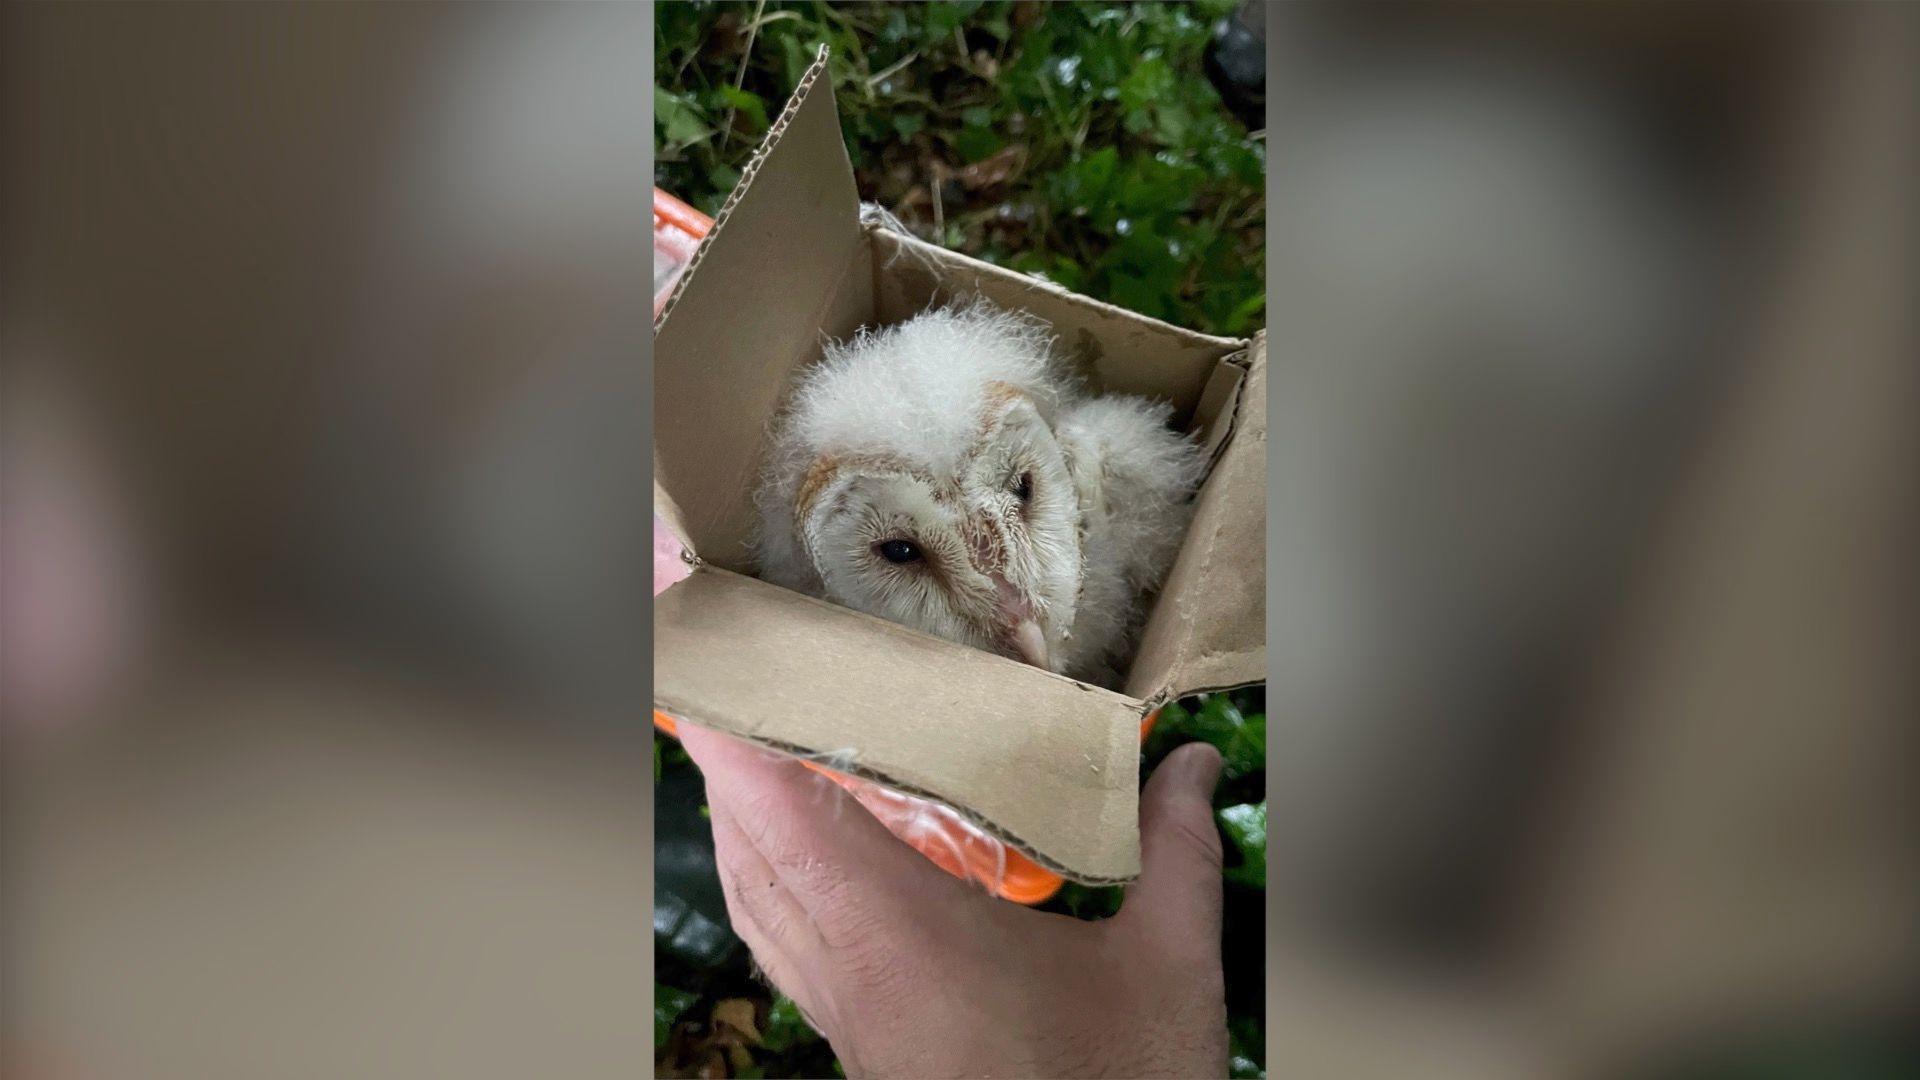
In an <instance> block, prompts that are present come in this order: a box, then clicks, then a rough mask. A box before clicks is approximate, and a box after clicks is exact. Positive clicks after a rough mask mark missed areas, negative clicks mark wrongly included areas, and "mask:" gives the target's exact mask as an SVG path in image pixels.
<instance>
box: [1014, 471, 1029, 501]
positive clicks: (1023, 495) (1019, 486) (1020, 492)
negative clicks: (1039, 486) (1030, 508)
mask: <svg viewBox="0 0 1920 1080" xmlns="http://www.w3.org/2000/svg"><path fill="white" fill-rule="evenodd" d="M1013 493H1014V494H1015V495H1017V496H1019V498H1020V501H1021V502H1032V501H1033V474H1032V473H1030V472H1023V473H1021V474H1020V479H1018V480H1016V481H1014V484H1013Z"/></svg>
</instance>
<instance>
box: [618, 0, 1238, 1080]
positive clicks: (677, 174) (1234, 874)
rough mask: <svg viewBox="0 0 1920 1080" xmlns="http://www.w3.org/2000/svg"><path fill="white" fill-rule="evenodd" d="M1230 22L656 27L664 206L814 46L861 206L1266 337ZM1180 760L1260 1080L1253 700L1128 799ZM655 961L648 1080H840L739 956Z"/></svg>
mask: <svg viewBox="0 0 1920 1080" xmlns="http://www.w3.org/2000/svg"><path fill="white" fill-rule="evenodd" d="M1234 6H1235V0H1200V2H1197V3H1193V4H1150V3H1136V4H1089V3H1065V4H1037V3H1026V2H1022V3H1011V2H1000V3H981V2H967V3H928V4H886V3H857V4H823V3H763V4H756V3H744V4H741V3H726V4H722V3H672V4H661V5H659V6H658V7H656V9H655V11H656V15H655V20H656V21H655V29H654V36H655V71H654V90H655V113H654V141H655V147H656V155H657V156H656V160H657V165H656V167H655V183H656V184H658V185H659V186H660V187H661V188H663V189H665V190H667V191H669V192H671V193H673V194H674V195H677V196H679V197H680V198H682V199H684V200H686V201H687V202H689V203H691V204H693V205H694V206H696V207H698V208H700V209H701V210H703V211H705V212H707V213H709V214H711V213H713V212H714V211H715V210H717V209H718V208H719V206H720V204H721V203H722V202H724V201H725V199H726V197H727V195H728V193H729V192H731V191H732V190H733V187H734V185H735V183H736V182H737V181H738V180H739V176H740V169H741V167H742V166H743V165H744V164H745V163H746V161H747V159H748V158H749V157H750V156H751V155H752V153H753V150H754V148H755V147H756V146H757V145H758V144H759V141H760V138H761V136H762V135H764V134H765V132H766V130H767V127H768V125H769V123H770V122H771V121H772V119H773V118H775V117H777V116H778V115H779V111H780V109H781V107H782V106H783V105H784V104H785V102H786V100H787V97H788V96H789V94H790V93H791V92H792V90H793V88H794V86H795V84H797V83H798V81H799V79H800V76H801V74H802V73H803V72H804V71H805V70H806V68H807V66H808V64H809V63H810V62H811V60H812V57H813V55H814V52H815V49H816V47H817V46H819V45H820V44H826V45H828V46H830V47H831V51H832V58H831V60H830V75H831V77H832V79H833V84H834V88H835V92H836V94H837V96H838V101H839V105H840V112H841V121H842V126H843V130H844V133H845V137H846V143H847V153H848V157H849V159H850V160H851V162H852V164H853V167H854V175H855V180H856V183H857V185H858V187H859V191H860V196H861V198H863V199H866V200H870V201H874V202H878V203H881V204H882V205H884V206H886V207H887V208H889V209H890V210H892V211H893V212H894V213H895V215H896V216H898V217H899V218H900V219H901V220H902V221H903V222H904V223H906V224H907V226H908V227H910V228H911V229H913V231H914V232H916V233H917V234H919V235H920V236H921V237H922V238H924V239H928V240H933V241H935V242H938V243H941V244H943V245H945V246H947V247H949V248H952V249H954V250H957V251H962V252H965V253H967V254H969V255H973V256H975V257H978V258H981V259H984V260H986V261H988V262H992V263H996V264H998V265H1002V266H1006V267H1008V268H1010V269H1014V270H1017V271H1020V272H1023V273H1028V274H1033V275H1036V276H1038V277H1043V278H1046V279H1048V280H1052V281H1055V282H1058V283H1059V284H1061V285H1064V286H1066V287H1067V288H1070V289H1073V290H1075V291H1077V292H1081V293H1084V294H1086V295H1089V296H1093V297H1097V298H1100V299H1103V300H1107V301H1110V302H1112V303H1115V304H1119V305H1120V306H1122V307H1126V308H1130V309H1132V310H1134V311H1138V312H1140V313H1142V314H1145V315H1150V316H1154V317H1156V318H1161V319H1165V320H1167V321H1169V322H1173V323H1176V324H1178V325H1182V326H1187V327H1191V328H1193V329H1196V330H1201V331H1205V332H1208V333H1216V334H1223V335H1230V336H1238V335H1247V334H1250V333H1252V331H1253V330H1255V329H1257V328H1258V327H1259V326H1261V325H1262V324H1263V322H1264V317H1265V295H1266V281H1265V255H1264V252H1265V247H1264V233H1265V228H1266V207H1265V198H1264V185H1265V169H1266V160H1265V145H1264V143H1263V141H1262V140H1261V138H1260V137H1259V134H1258V133H1253V132H1249V131H1248V130H1247V129H1246V127H1245V126H1244V125H1243V124H1241V123H1240V121H1239V120H1237V119H1235V118H1234V116H1233V115H1232V114H1231V113H1230V112H1229V111H1228V110H1227V108H1226V107H1225V106H1224V105H1223V104H1222V102H1221V101H1220V98H1219V95H1218V94H1217V93H1216V92H1215V91H1214V89H1213V87H1212V85H1211V84H1209V83H1208V81H1207V80H1206V78H1205V77H1204V75H1203V74H1202V73H1201V72H1202V67H1201V57H1202V53H1203V50H1204V49H1205V46H1206V42H1207V39H1208V36H1209V33H1210V28H1211V26H1212V24H1213V23H1214V21H1215V20H1216V19H1218V18H1220V17H1221V16H1223V15H1225V14H1227V13H1228V12H1230V11H1231V10H1232V9H1233V7H1234ZM656 738H658V737H656ZM1192 739H1203V740H1206V741H1208V742H1211V743H1213V744H1214V745H1216V746H1218V747H1219V748H1220V750H1221V753H1222V755H1223V756H1224V757H1225V759H1226V769H1225V772H1224V774H1223V777H1222V780H1221V784H1220V788H1219V792H1218V794H1217V796H1216V799H1215V810H1216V818H1217V820H1218V823H1219V826H1220V831H1221V836H1222V840H1223V842H1224V844H1225V846H1226V851H1227V868H1226V872H1225V877H1226V880H1225V882H1224V883H1223V884H1224V888H1225V892H1226V907H1225V915H1226V921H1225V934H1224V940H1223V942H1222V954H1223V958H1224V961H1225V963H1226V975H1227V999H1228V1000H1227V1005H1228V1015H1229V1035H1230V1037H1231V1040H1232V1047H1233V1059H1232V1068H1231V1072H1232V1075H1234V1076H1264V1075H1265V1073H1264V1065H1263V1063H1264V1060H1265V1058H1264V1034H1263V1033H1264V1011H1265V997H1264V995H1265V972H1264V968H1263V964H1264V957H1265V955H1266V946H1265V938H1264V934H1265V921H1264V920H1265V903H1264V900H1265V889H1266V857H1265V853H1266V849H1265V839H1266V771H1265V753H1266V710H1265V694H1264V691H1263V690H1261V689H1259V688H1254V689H1250V690H1243V691H1235V692H1233V693H1230V694H1218V695H1209V696H1205V697H1202V698H1194V699H1188V700H1186V701H1182V702H1180V703H1178V704H1176V705H1172V706H1169V707H1168V708H1167V709H1166V710H1165V711H1164V712H1163V713H1162V716H1161V720H1160V722H1159V724H1158V725H1157V726H1156V728H1155V731H1154V734H1153V736H1152V738H1151V739H1150V740H1149V741H1148V743H1147V745H1146V746H1145V747H1143V750H1142V755H1143V756H1142V763H1141V775H1142V776H1143V777H1144V776H1146V775H1148V773H1149V772H1150V771H1151V769H1152V768H1153V766H1155V765H1156V764H1158V762H1159V761H1160V760H1161V759H1162V758H1164V757H1165V756H1166V754H1167V753H1168V752H1169V751H1170V750H1171V749H1172V748H1173V747H1175V746H1177V745H1179V744H1180V743H1182V742H1185V741H1189V740H1192ZM655 769H656V774H657V775H658V776H659V777H662V778H664V779H665V781H666V782H667V783H666V785H665V786H672V785H673V784H674V783H675V781H684V780H685V779H686V778H687V777H688V776H689V774H690V771H691V770H692V769H693V765H692V764H691V762H689V761H688V760H687V759H686V756H685V754H684V753H682V752H680V751H679V748H678V746H677V744H674V743H672V742H671V741H670V740H659V741H658V742H656V746H655ZM679 790H681V791H685V790H687V787H686V786H685V784H684V783H681V785H680V787H679ZM682 818H683V819H684V824H683V825H682V826H680V827H679V831H678V832H676V833H674V834H673V835H671V836H669V835H667V834H666V833H665V832H663V833H662V835H661V836H660V837H659V838H658V839H657V840H656V855H657V856H658V853H659V851H660V850H662V847H661V845H669V844H670V845H674V847H673V850H674V851H675V852H687V853H691V854H693V855H698V853H699V844H700V842H701V841H702V840H703V839H704V838H703V837H701V836H700V835H699V834H700V831H701V825H700V821H701V819H699V818H698V817H695V816H691V815H682ZM661 820H662V821H665V820H666V818H665V814H664V811H663V814H662V818H661ZM682 834H684V835H682ZM706 858H707V859H709V860H710V859H711V856H710V854H708V855H707V856H706ZM694 863H695V865H697V859H695V860H694ZM662 865H664V863H663V864H662ZM707 873H708V874H709V875H711V869H710V862H709V864H708V870H707ZM663 880H664V877H663ZM1122 902H1123V894H1122V891H1121V890H1119V889H1088V888H1082V887H1079V886H1074V885H1069V886H1068V887H1067V888H1066V889H1064V890H1063V891H1062V892H1061V894H1060V895H1059V896H1057V897H1056V898H1054V899H1053V900H1051V901H1049V902H1048V903H1047V904H1046V905H1044V909H1045V910H1050V911H1055V912H1058V913H1061V914H1063V915H1069V916H1072V917H1076V918H1087V919H1096V918H1105V917H1108V916H1110V915H1112V914H1113V913H1114V912H1116V911H1118V910H1119V907H1120V905H1121V903H1122ZM721 917H724V913H722V915H721ZM690 940H692V941H694V942H695V944H693V945H689V944H688V941H690ZM656 960H657V963H656V970H657V972H658V973H659V975H658V977H659V978H660V979H661V980H662V982H661V983H660V984H658V985H657V986H656V1005H655V1015H654V1029H655V1038H656V1045H657V1046H659V1047H660V1048H661V1057H660V1060H659V1061H658V1062H657V1063H656V1068H657V1070H658V1071H657V1074H658V1075H662V1076H666V1075H673V1074H674V1073H675V1072H680V1073H681V1074H683V1075H695V1074H696V1072H697V1070H698V1069H699V1068H701V1067H702V1066H704V1067H705V1068H707V1069H709V1070H712V1069H714V1068H716V1067H718V1068H721V1069H723V1070H724V1071H725V1074H726V1075H732V1076H743V1077H746V1076H823V1075H828V1074H829V1073H830V1072H832V1073H838V1072H839V1066H838V1062H836V1061H835V1060H834V1058H833V1055H832V1051H831V1048H830V1047H828V1046H827V1045H826V1043H825V1042H824V1041H822V1040H821V1039H820V1038H819V1036H818V1035H817V1034H815V1033H814V1032H813V1031H812V1030H811V1029H809V1028H808V1027H807V1026H806V1024H805V1023H804V1022H803V1021H801V1020H800V1019H799V1016H798V1014H797V1013H796V1012H794V1010H793V1006H792V1003H791V1002H788V1001H785V1000H784V999H782V998H780V997H778V996H777V995H775V996H769V995H768V994H767V992H766V991H765V989H764V986H762V985H761V984H759V983H757V982H756V981H755V980H754V979H753V978H752V975H751V972H750V970H749V969H748V966H747V960H746V956H745V953H744V950H743V949H740V948H738V947H737V943H734V947H724V946H723V945H715V944H713V943H711V942H708V943H706V945H705V946H704V947H700V945H699V943H698V940H697V938H687V937H683V936H680V935H675V936H672V937H671V938H666V937H660V936H656ZM706 1075H713V1073H712V1072H709V1073H707V1074H706Z"/></svg>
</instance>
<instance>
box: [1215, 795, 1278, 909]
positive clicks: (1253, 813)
mask: <svg viewBox="0 0 1920 1080" xmlns="http://www.w3.org/2000/svg"><path fill="white" fill-rule="evenodd" d="M1214 817H1216V818H1217V819H1218V820H1219V822H1220V828H1221V829H1223V830H1224V831H1225V832H1226V834H1227V840H1228V842H1229V843H1231V844H1232V845H1233V847H1234V850H1235V851H1237V852H1239V854H1240V862H1239V864H1238V865H1236V866H1230V867H1228V868H1227V871H1226V879H1227V880H1228V881H1231V882H1234V883H1236V884H1240V885H1245V886H1247V887H1248V888H1253V889H1264V888H1266V887H1267V803H1266V800H1264V799H1262V800H1261V801H1259V802H1257V803H1241V804H1240V805H1238V806H1229V807H1227V808H1226V809H1225V810H1221V811H1219V812H1217V813H1216V814H1215V815H1214Z"/></svg>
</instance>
